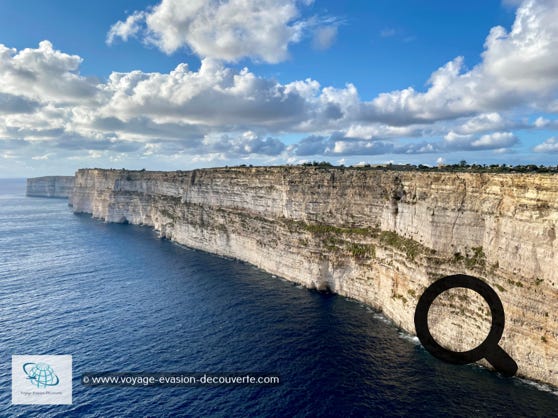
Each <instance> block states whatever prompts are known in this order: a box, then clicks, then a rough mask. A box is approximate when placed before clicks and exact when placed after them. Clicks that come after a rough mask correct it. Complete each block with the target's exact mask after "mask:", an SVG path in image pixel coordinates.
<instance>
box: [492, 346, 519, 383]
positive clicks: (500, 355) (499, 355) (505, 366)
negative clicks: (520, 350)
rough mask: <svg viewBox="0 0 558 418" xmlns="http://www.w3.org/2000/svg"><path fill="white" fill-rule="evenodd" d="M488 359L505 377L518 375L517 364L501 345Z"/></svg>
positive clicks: (494, 349)
mask: <svg viewBox="0 0 558 418" xmlns="http://www.w3.org/2000/svg"><path fill="white" fill-rule="evenodd" d="M486 359H487V360H488V362H489V363H490V364H492V367H494V368H495V369H496V370H498V371H499V372H500V373H502V374H503V375H504V376H513V375H515V373H517V363H516V362H515V360H514V359H512V358H511V357H510V355H509V354H508V353H506V352H505V351H504V350H503V349H502V347H500V346H499V345H497V346H495V347H494V348H493V349H492V350H491V351H490V352H489V353H487V355H486Z"/></svg>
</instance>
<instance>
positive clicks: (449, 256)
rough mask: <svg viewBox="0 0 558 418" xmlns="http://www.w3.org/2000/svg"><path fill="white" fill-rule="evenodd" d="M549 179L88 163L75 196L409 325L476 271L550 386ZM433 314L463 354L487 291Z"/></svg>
mask: <svg viewBox="0 0 558 418" xmlns="http://www.w3.org/2000/svg"><path fill="white" fill-rule="evenodd" d="M557 180H558V178H557V177H556V176H555V175H549V174H487V173H442V172H396V171H381V170H362V169H340V168H320V167H257V168H240V167H239V168H220V169H208V170H194V171H188V172H139V171H127V170H98V169H84V170H79V171H78V172H77V173H76V177H75V186H74V189H73V193H72V196H71V198H70V202H71V204H73V208H74V211H75V212H78V213H79V212H84V213H90V214H92V215H93V216H94V217H96V218H100V219H103V220H105V221H107V222H130V223H133V224H139V225H149V226H152V227H154V228H155V229H156V230H158V231H160V234H161V236H162V237H165V238H168V239H171V240H174V241H176V242H179V243H181V244H184V245H187V246H189V247H193V248H197V249H201V250H204V251H208V252H212V253H216V254H220V255H224V256H229V257H234V258H238V259H241V260H244V261H247V262H249V263H252V264H254V265H256V266H258V267H260V268H262V269H264V270H266V271H268V272H270V273H273V274H276V275H279V276H282V277H285V278H286V279H288V280H291V281H294V282H298V283H301V284H303V285H305V286H307V287H310V288H317V289H320V290H331V291H332V292H335V293H338V294H341V295H344V296H348V297H351V298H354V299H356V300H359V301H361V302H363V303H366V304H368V305H370V306H372V307H374V308H376V309H378V310H381V311H382V312H384V314H385V315H386V316H387V317H389V318H391V319H392V320H393V321H394V322H395V323H396V324H397V325H398V326H400V327H401V328H403V329H405V330H406V331H408V332H410V333H413V334H414V331H415V330H414V322H413V316H414V311H415V307H416V303H417V300H418V298H419V297H420V295H421V294H422V293H423V291H424V290H425V288H426V287H428V286H429V285H430V284H431V283H432V282H434V281H435V280H437V279H439V278H441V277H443V276H447V275H450V274H458V273H463V274H469V275H472V276H476V277H479V278H481V279H483V280H484V281H486V282H487V283H488V284H490V285H491V286H492V287H493V288H494V289H495V290H496V291H497V293H498V295H499V297H500V298H501V300H502V303H503V305H504V309H505V313H506V326H505V330H504V335H503V338H502V340H501V341H500V345H501V346H502V348H503V349H504V350H505V351H507V352H508V353H509V354H510V355H511V356H512V357H513V358H514V359H515V360H516V362H517V363H518V366H519V371H518V374H519V375H521V376H524V377H528V378H531V379H535V380H538V381H542V382H546V383H550V384H552V385H555V386H558V277H556V271H557V270H558V241H557V240H556V227H557V223H558V181H557ZM438 308H440V307H438ZM438 308H437V309H438ZM438 310H439V311H440V312H442V313H441V314H440V316H439V317H437V318H433V319H432V324H433V326H435V325H436V324H439V323H443V322H444V321H446V320H448V318H450V317H451V315H453V318H454V319H455V320H453V322H452V323H446V324H445V326H444V327H442V329H443V332H445V335H444V336H443V337H442V339H444V344H445V345H446V346H447V347H448V348H452V349H455V350H458V351H463V350H459V348H460V347H464V346H467V345H470V344H471V343H473V342H475V341H482V339H483V338H482V336H481V337H480V340H479V335H480V334H481V333H482V332H483V330H486V323H488V324H490V311H489V310H488V309H487V308H486V306H484V305H483V301H482V299H480V300H479V298H476V299H475V297H474V295H473V297H472V296H471V295H469V294H467V293H458V294H457V295H452V296H451V297H447V298H446V299H445V300H443V301H442V302H441V309H438ZM433 311H434V312H435V311H436V309H433ZM429 321H430V318H429ZM484 332H485V331H484ZM484 335H486V334H484ZM476 344H478V342H476ZM474 345H475V344H473V347H474ZM471 348H472V347H471Z"/></svg>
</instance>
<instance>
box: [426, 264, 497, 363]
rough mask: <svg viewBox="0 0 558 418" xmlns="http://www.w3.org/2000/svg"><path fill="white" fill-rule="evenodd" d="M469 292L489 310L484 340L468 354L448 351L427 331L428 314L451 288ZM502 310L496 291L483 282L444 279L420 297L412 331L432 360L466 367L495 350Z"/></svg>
mask: <svg viewBox="0 0 558 418" xmlns="http://www.w3.org/2000/svg"><path fill="white" fill-rule="evenodd" d="M456 287H457V288H466V289H471V290H473V291H475V292H477V293H478V294H480V295H481V296H482V297H483V299H484V300H485V301H486V303H487V304H488V306H489V307H490V311H491V314H492V324H491V327H490V332H489V333H488V335H487V337H486V338H485V340H484V341H483V342H482V343H481V344H480V345H479V346H477V347H475V348H473V349H472V350H469V351H462V352H457V351H451V350H448V349H446V348H444V347H442V346H441V345H440V344H438V343H437V342H436V340H435V339H434V337H433V336H432V334H431V333H430V330H429V328H428V311H429V310H430V306H431V305H432V303H433V302H434V300H435V299H436V298H437V297H438V296H439V295H440V294H442V293H443V292H445V291H446V290H449V289H453V288H456ZM504 324H505V317H504V307H503V305H502V302H501V301H500V298H499V297H498V295H497V294H496V292H495V291H494V290H493V289H492V288H491V287H490V286H489V285H488V284H486V283H485V282H483V281H482V280H480V279H478V278H476V277H473V276H467V275H465V274H456V275H453V276H447V277H444V278H443V279H440V280H438V281H437V282H435V283H433V284H432V285H431V286H430V287H429V288H427V289H426V291H425V292H424V293H423V294H422V296H421V297H420V299H419V302H418V304H417V308H416V310H415V328H416V332H417V336H418V338H419V340H420V341H421V343H422V345H423V346H424V347H425V348H426V349H427V350H428V351H429V352H430V353H431V354H432V355H434V356H435V357H438V358H439V359H441V360H444V361H447V362H450V363H454V364H467V363H473V362H475V361H478V360H480V359H481V358H484V357H485V356H486V354H487V353H488V352H489V351H490V350H491V349H492V347H496V346H497V345H498V342H499V341H500V338H501V337H502V334H503V332H504Z"/></svg>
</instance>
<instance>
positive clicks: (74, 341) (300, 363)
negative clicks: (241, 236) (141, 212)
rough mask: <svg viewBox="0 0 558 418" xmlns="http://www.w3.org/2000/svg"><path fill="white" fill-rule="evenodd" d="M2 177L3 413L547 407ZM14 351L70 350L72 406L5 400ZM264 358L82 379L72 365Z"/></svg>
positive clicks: (238, 266) (478, 372)
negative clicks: (243, 375)
mask: <svg viewBox="0 0 558 418" xmlns="http://www.w3.org/2000/svg"><path fill="white" fill-rule="evenodd" d="M24 189H25V183H24V181H22V180H1V181H0V312H1V326H0V354H1V355H0V416H2V417H3V416H21V417H24V416H25V417H27V416H41V417H43V416H54V417H63V416H64V417H65V416H84V417H113V416H134V417H142V416H164V417H167V416H168V417H180V416H193V417H200V416H216V417H245V416H299V417H307V416H324V417H325V416H332V417H333V416H336V417H362V416H471V417H484V416H491V417H495V416H501V417H512V416H523V417H526V416H556V413H557V411H558V395H557V394H555V393H552V390H550V389H549V388H545V387H537V386H534V385H533V384H530V383H529V382H526V381H523V380H521V379H518V378H511V379H508V378H503V377H501V376H499V375H498V374H496V373H493V372H489V371H487V370H485V369H483V368H481V367H478V366H453V365H449V364H445V363H443V362H441V361H438V360H436V359H435V358H433V357H432V356H431V355H430V354H429V353H428V352H426V351H425V350H424V349H422V348H421V346H420V345H419V344H418V343H417V342H416V339H413V338H411V337H410V336H407V335H406V334H405V333H403V332H402V331H400V330H398V329H397V328H396V327H395V326H394V325H393V324H392V323H390V322H389V321H387V320H386V319H385V318H383V317H382V316H381V315H380V314H378V313H376V312H374V311H372V310H370V309H369V308H367V307H365V306H362V305H361V304H359V303H357V302H354V301H351V300H347V299H345V298H343V297H340V296H335V295H330V294H321V293H317V292H315V291H310V290H307V289H304V288H301V287H299V286H295V285H293V284H292V283H290V282H287V281H284V280H281V279H280V278H277V277H274V276H272V275H270V274H267V273H265V272H263V271H260V270H258V269H256V268H254V267H253V266H251V265H248V264H246V263H242V262H238V261H234V260H229V259H225V258H221V257H217V256H213V255H210V254H206V253H203V252H200V251H195V250H191V249H187V248H183V247H181V246H179V245H176V244H174V243H172V242H169V241H166V240H161V239H159V238H158V236H157V234H156V232H154V231H153V230H151V229H150V228H146V227H139V226H133V225H117V224H106V223H104V222H100V221H98V220H95V219H92V218H91V217H90V216H86V215H79V216H78V215H74V214H73V213H72V212H71V210H70V208H69V207H68V206H67V202H66V201H65V200H64V199H46V198H31V197H25V196H24ZM13 354H33V355H37V354H71V355H72V356H73V404H72V405H52V406H42V405H29V406H27V405H11V356H12V355H13ZM92 371H95V372H103V371H111V372H211V373H216V372H236V371H241V372H264V373H277V374H278V375H279V376H280V378H281V381H282V383H281V384H280V385H278V386H273V387H255V386H249V387H180V388H162V387H125V388H123V387H88V386H84V385H82V384H81V375H82V373H84V372H92Z"/></svg>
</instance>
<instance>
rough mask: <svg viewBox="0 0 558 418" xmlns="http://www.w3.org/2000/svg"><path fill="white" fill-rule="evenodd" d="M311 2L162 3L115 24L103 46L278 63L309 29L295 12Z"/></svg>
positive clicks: (323, 41)
mask: <svg viewBox="0 0 558 418" xmlns="http://www.w3.org/2000/svg"><path fill="white" fill-rule="evenodd" d="M310 3H312V1H311V0H303V1H300V0H251V1H248V0H162V1H161V3H159V4H158V5H156V6H155V7H153V8H150V9H147V10H146V11H139V12H135V13H133V14H132V15H130V16H128V18H127V19H126V20H124V21H119V22H117V23H115V24H114V25H113V26H112V27H111V28H110V30H109V32H108V34H107V41H108V42H109V43H112V42H113V41H114V40H115V39H116V38H121V39H123V40H127V39H128V38H129V37H131V36H136V35H140V34H141V36H142V37H143V39H144V41H145V42H147V43H150V44H153V45H155V46H157V47H158V48H160V49H161V50H162V51H164V52H165V53H167V54H171V53H173V52H175V51H177V50H178V49H180V48H183V47H187V48H189V49H190V50H191V51H193V52H194V53H195V54H197V55H199V56H200V57H202V58H215V59H220V60H224V61H238V60H240V59H242V58H246V57H247V58H252V59H256V60H261V61H265V62H269V63H277V62H280V61H284V60H285V59H287V57H288V47H289V45H290V44H292V43H297V42H299V41H300V40H301V39H302V37H303V34H304V31H305V29H306V28H307V27H309V26H314V23H313V21H312V20H311V19H304V18H302V17H301V12H300V6H307V5H309V4H310ZM335 33H336V29H335V28H334V27H332V26H328V27H325V28H320V27H319V28H318V31H317V32H316V36H317V39H318V41H317V43H318V44H319V45H320V46H322V47H327V46H329V45H328V44H331V43H332V42H333V40H334V38H335Z"/></svg>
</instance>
